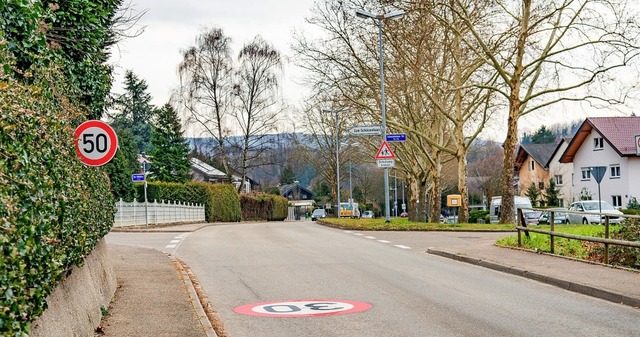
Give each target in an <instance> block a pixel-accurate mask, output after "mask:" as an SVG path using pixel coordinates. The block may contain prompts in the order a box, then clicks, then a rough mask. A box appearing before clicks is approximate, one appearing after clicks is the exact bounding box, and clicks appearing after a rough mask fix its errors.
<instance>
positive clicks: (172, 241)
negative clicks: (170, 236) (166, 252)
mask: <svg viewBox="0 0 640 337" xmlns="http://www.w3.org/2000/svg"><path fill="white" fill-rule="evenodd" d="M178 242H180V240H171V241H170V243H178Z"/></svg>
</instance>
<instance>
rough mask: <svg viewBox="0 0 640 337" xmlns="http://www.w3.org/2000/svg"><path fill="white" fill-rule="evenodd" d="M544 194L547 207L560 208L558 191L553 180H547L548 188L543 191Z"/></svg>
mask: <svg viewBox="0 0 640 337" xmlns="http://www.w3.org/2000/svg"><path fill="white" fill-rule="evenodd" d="M544 194H545V199H546V201H547V206H560V205H559V203H560V200H559V199H558V195H559V194H560V190H559V189H558V188H556V182H555V180H554V179H553V178H551V179H549V186H547V188H546V189H545V191H544Z"/></svg>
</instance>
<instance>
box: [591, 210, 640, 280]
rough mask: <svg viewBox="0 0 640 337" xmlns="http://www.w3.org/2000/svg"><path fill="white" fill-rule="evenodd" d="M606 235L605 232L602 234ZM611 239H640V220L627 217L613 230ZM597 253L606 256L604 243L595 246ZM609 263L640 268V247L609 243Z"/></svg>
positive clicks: (636, 240) (602, 235)
mask: <svg viewBox="0 0 640 337" xmlns="http://www.w3.org/2000/svg"><path fill="white" fill-rule="evenodd" d="M600 236H601V237H604V233H602V234H601V235H600ZM609 236H610V238H611V239H617V240H624V241H635V242H638V241H640V220H639V219H633V218H627V219H625V221H624V222H623V223H622V224H621V225H620V226H619V227H618V228H617V229H616V230H614V231H613V232H611V233H610V235H609ZM594 251H595V252H596V254H598V255H600V256H604V245H598V246H596V247H595V248H594ZM609 263H611V264H613V265H618V266H623V267H629V268H634V269H640V249H638V248H634V247H624V246H618V245H609Z"/></svg>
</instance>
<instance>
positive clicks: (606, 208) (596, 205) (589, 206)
mask: <svg viewBox="0 0 640 337" xmlns="http://www.w3.org/2000/svg"><path fill="white" fill-rule="evenodd" d="M601 209H602V213H605V214H614V215H622V212H620V211H618V210H617V209H615V208H614V207H613V206H611V204H610V203H608V202H606V201H603V200H580V201H576V202H574V203H572V204H571V205H570V206H569V211H574V212H583V213H567V215H568V218H569V222H570V223H581V224H589V223H595V224H599V223H604V220H605V216H604V215H600V214H599V213H600V210H601ZM623 219H624V218H623V217H620V216H610V217H609V223H614V224H617V223H620V222H622V220H623Z"/></svg>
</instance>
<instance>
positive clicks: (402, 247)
mask: <svg viewBox="0 0 640 337" xmlns="http://www.w3.org/2000/svg"><path fill="white" fill-rule="evenodd" d="M393 246H394V247H398V248H401V249H411V247H407V246H403V245H393Z"/></svg>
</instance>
